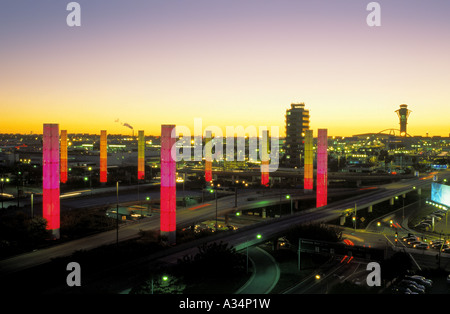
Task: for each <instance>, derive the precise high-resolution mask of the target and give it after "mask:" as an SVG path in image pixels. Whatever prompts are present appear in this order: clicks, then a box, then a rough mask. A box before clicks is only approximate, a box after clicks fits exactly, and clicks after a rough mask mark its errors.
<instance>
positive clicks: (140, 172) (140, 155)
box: [138, 131, 145, 180]
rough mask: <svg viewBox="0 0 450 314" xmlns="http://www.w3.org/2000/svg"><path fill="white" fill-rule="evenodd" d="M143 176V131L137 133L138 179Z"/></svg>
mask: <svg viewBox="0 0 450 314" xmlns="http://www.w3.org/2000/svg"><path fill="white" fill-rule="evenodd" d="M144 178H145V136H144V131H139V133H138V180H144Z"/></svg>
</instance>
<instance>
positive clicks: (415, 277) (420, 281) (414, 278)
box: [405, 275, 433, 288]
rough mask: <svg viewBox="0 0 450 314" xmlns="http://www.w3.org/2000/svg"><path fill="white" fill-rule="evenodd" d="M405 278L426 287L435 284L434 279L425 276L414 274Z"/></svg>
mask: <svg viewBox="0 0 450 314" xmlns="http://www.w3.org/2000/svg"><path fill="white" fill-rule="evenodd" d="M405 278H406V279H407V280H412V281H414V282H417V283H418V284H420V285H422V286H424V287H425V288H431V286H432V285H433V281H432V280H431V279H427V278H425V277H423V276H419V275H413V276H405Z"/></svg>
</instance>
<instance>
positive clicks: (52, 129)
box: [42, 124, 60, 239]
mask: <svg viewBox="0 0 450 314" xmlns="http://www.w3.org/2000/svg"><path fill="white" fill-rule="evenodd" d="M42 144H43V147H42V152H43V153H42V194H43V198H42V217H43V218H44V219H46V220H47V229H48V230H51V233H52V238H53V239H59V227H60V216H59V215H60V214H59V211H60V203H59V171H60V169H59V125H58V124H44V134H43V142H42Z"/></svg>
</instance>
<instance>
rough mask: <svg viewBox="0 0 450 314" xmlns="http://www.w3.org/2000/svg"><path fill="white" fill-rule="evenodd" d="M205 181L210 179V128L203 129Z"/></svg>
mask: <svg viewBox="0 0 450 314" xmlns="http://www.w3.org/2000/svg"><path fill="white" fill-rule="evenodd" d="M205 133H206V135H205V181H206V182H211V181H212V142H211V138H212V135H211V130H206V131H205Z"/></svg>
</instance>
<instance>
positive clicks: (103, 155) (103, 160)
mask: <svg viewBox="0 0 450 314" xmlns="http://www.w3.org/2000/svg"><path fill="white" fill-rule="evenodd" d="M106 137H107V136H106V131H105V130H102V131H101V132H100V182H101V183H106V181H107V173H108V170H107V163H108V162H107V158H108V151H107V142H106V141H107V140H106Z"/></svg>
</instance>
